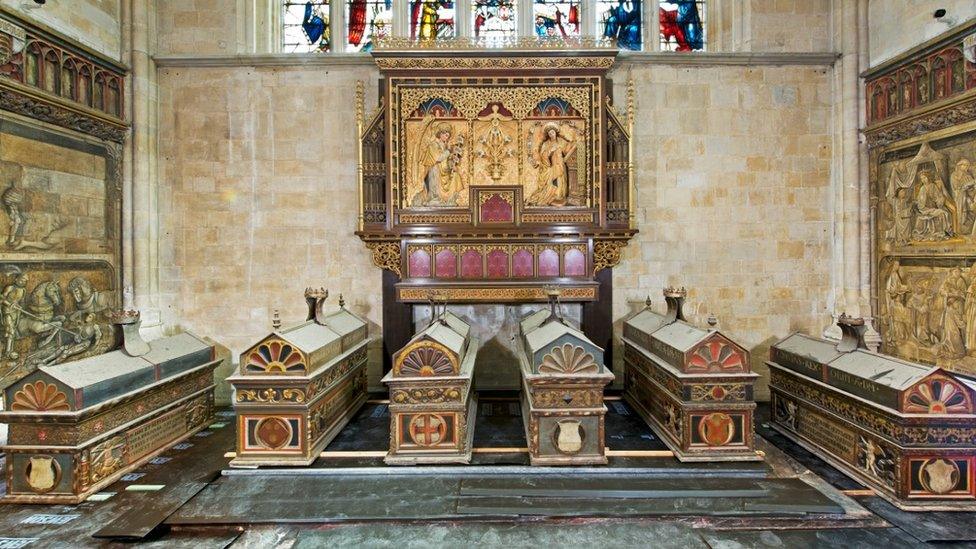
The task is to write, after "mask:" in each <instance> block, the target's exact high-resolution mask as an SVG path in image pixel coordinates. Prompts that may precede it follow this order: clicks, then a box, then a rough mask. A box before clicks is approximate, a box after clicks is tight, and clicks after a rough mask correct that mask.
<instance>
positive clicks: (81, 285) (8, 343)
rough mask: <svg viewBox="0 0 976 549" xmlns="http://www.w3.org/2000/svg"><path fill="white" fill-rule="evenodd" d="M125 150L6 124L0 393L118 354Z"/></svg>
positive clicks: (0, 163)
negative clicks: (42, 371) (60, 368)
mask: <svg viewBox="0 0 976 549" xmlns="http://www.w3.org/2000/svg"><path fill="white" fill-rule="evenodd" d="M120 167H121V164H120V158H119V148H118V146H117V145H115V144H108V143H104V142H100V141H95V140H91V139H89V138H80V137H76V136H74V135H70V134H67V133H63V132H62V131H60V130H55V129H53V128H48V127H42V126H41V125H33V124H28V123H21V122H19V121H14V120H13V119H7V118H4V117H2V116H0V381H2V383H0V386H6V385H9V384H10V383H12V382H13V381H15V380H16V379H18V378H19V377H21V376H23V375H25V374H27V373H29V372H30V371H33V370H34V369H35V368H37V367H38V366H42V365H50V364H56V363H59V362H64V361H67V360H75V359H78V358H83V357H85V356H91V355H95V354H100V353H104V352H106V351H108V350H111V349H113V348H114V346H115V334H114V327H113V326H112V324H111V323H110V322H109V321H108V319H107V317H106V315H105V313H106V311H108V310H109V309H111V308H114V307H117V306H118V304H119V279H118V277H119V264H120V246H121V240H120V228H121V173H120Z"/></svg>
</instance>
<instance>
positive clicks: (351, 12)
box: [346, 0, 393, 52]
mask: <svg viewBox="0 0 976 549" xmlns="http://www.w3.org/2000/svg"><path fill="white" fill-rule="evenodd" d="M392 33H393V0H347V1H346V51H362V52H368V51H371V50H372V49H373V41H374V40H375V39H376V38H379V37H382V36H388V35H390V34H392Z"/></svg>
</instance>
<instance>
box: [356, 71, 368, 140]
mask: <svg viewBox="0 0 976 549" xmlns="http://www.w3.org/2000/svg"><path fill="white" fill-rule="evenodd" d="M365 112H366V84H365V83H364V82H363V81H362V80H356V126H357V127H358V128H360V132H362V127H363V121H364V120H363V119H364V116H365Z"/></svg>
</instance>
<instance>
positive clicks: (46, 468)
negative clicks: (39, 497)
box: [26, 456, 61, 494]
mask: <svg viewBox="0 0 976 549" xmlns="http://www.w3.org/2000/svg"><path fill="white" fill-rule="evenodd" d="M26 473H27V475H26V476H27V485H28V486H30V488H31V490H33V491H34V492H37V493H38V494H43V493H45V492H50V491H51V490H52V489H53V488H54V486H55V485H56V484H57V483H58V477H60V476H61V475H60V473H61V466H60V465H58V462H57V461H54V458H53V457H50V456H34V457H31V458H30V462H29V463H28V464H27V471H26Z"/></svg>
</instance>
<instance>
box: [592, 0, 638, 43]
mask: <svg viewBox="0 0 976 549" xmlns="http://www.w3.org/2000/svg"><path fill="white" fill-rule="evenodd" d="M596 16H597V24H598V25H599V29H600V31H601V34H602V35H603V36H605V37H607V38H614V39H616V40H617V45H618V46H619V47H620V48H622V49H627V50H640V49H641V48H642V40H641V34H642V32H643V28H642V25H641V0H631V1H625V0H597V3H596Z"/></svg>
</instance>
